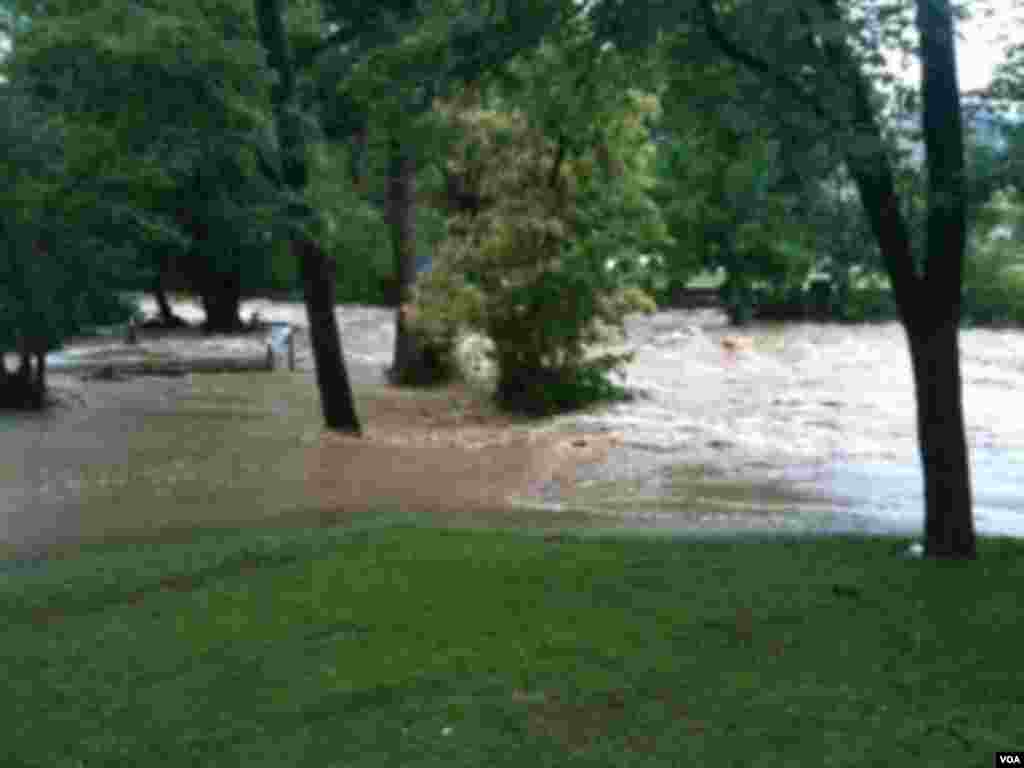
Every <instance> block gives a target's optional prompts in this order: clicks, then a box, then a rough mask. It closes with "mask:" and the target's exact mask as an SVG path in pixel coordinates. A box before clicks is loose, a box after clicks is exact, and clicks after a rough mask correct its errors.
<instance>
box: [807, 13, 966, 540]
mask: <svg viewBox="0 0 1024 768" xmlns="http://www.w3.org/2000/svg"><path fill="white" fill-rule="evenodd" d="M917 11H918V15H917V27H918V31H919V33H920V35H921V57H922V64H921V66H922V74H923V78H922V79H923V97H924V98H923V103H924V109H923V120H922V122H923V128H924V139H925V159H926V164H927V168H928V221H927V258H926V262H925V264H924V270H923V273H919V271H918V269H917V267H916V265H915V264H914V258H913V252H912V249H911V240H910V234H909V230H908V228H907V224H906V220H905V219H904V217H903V214H902V212H901V210H900V200H899V197H898V195H897V194H896V183H895V178H894V176H893V172H892V167H891V165H890V164H889V161H888V159H887V158H886V156H885V154H884V152H883V151H880V150H879V151H875V152H873V153H870V154H867V155H864V154H861V155H851V156H849V157H848V158H847V165H848V166H849V168H850V170H851V172H852V175H853V177H854V180H855V181H856V183H857V187H858V190H859V192H860V196H861V201H862V203H863V205H864V209H865V211H866V213H867V215H868V219H869V221H870V223H871V228H872V231H873V232H874V234H875V237H876V238H877V240H878V243H879V246H880V248H881V251H882V257H883V259H884V261H885V266H886V271H887V272H888V273H889V278H890V280H891V282H892V289H893V295H894V296H895V298H896V303H897V304H898V305H899V309H900V316H901V319H902V322H903V326H904V328H905V329H906V332H907V338H908V343H909V346H910V357H911V364H912V367H913V371H914V385H915V390H916V397H917V434H918V445H919V449H920V452H921V465H922V469H923V472H924V492H925V515H924V517H925V555H926V556H928V557H942V558H973V557H975V555H976V540H975V535H974V522H973V512H972V508H971V483H970V465H969V462H968V452H967V436H966V432H965V429H964V420H963V398H962V391H961V383H960V353H959V347H958V340H957V329H958V328H959V324H960V290H961V285H962V279H963V260H964V251H965V248H966V232H967V224H966V208H965V201H966V197H965V182H964V150H963V125H962V118H961V108H960V94H959V88H958V86H957V77H956V56H955V51H954V46H953V40H954V38H953V20H952V14H951V10H950V5H949V2H948V0H918V3H917ZM827 49H828V50H829V51H830V52H831V58H832V61H833V62H835V63H836V65H837V66H838V67H839V68H840V71H842V70H843V69H845V70H846V72H847V73H848V74H849V75H850V82H851V84H852V86H853V102H852V106H853V113H854V120H855V123H856V125H857V128H858V130H859V132H860V133H861V134H862V135H864V136H866V137H868V138H870V139H871V140H872V141H873V142H874V143H875V144H876V145H877V146H878V147H879V148H881V147H883V146H884V144H883V142H882V134H881V131H880V130H879V127H878V123H877V121H876V118H875V113H874V108H873V107H872V105H871V102H870V89H869V88H868V86H867V83H866V82H865V80H864V77H863V75H862V74H861V73H860V72H859V71H858V70H857V68H856V65H855V64H852V63H851V62H852V61H853V59H852V56H851V55H850V54H849V51H848V50H842V49H841V48H839V47H837V44H835V43H831V44H828V46H827Z"/></svg>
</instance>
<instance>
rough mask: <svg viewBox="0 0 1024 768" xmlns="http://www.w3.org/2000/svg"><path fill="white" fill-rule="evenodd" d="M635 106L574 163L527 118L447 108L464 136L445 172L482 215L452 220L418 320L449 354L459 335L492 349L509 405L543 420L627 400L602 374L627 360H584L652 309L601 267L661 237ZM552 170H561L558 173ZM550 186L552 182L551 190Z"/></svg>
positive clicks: (634, 257)
mask: <svg viewBox="0 0 1024 768" xmlns="http://www.w3.org/2000/svg"><path fill="white" fill-rule="evenodd" d="M650 108H651V104H650V102H649V101H644V99H643V98H642V97H635V98H634V101H633V103H632V106H631V107H630V109H628V110H625V111H624V114H623V115H621V116H620V121H619V123H618V124H615V125H610V126H609V127H608V131H609V134H610V136H612V139H611V140H609V142H608V143H609V145H610V147H609V146H601V147H592V148H590V150H589V151H585V152H582V153H580V154H577V155H574V156H563V157H562V158H561V159H560V160H556V157H558V156H559V155H566V154H567V153H564V150H561V151H560V148H559V147H558V146H557V145H556V144H555V142H553V141H551V140H550V139H549V138H548V137H546V136H544V135H543V133H541V132H540V131H538V130H537V129H536V128H535V127H534V126H533V125H531V124H530V122H529V120H528V119H527V118H526V116H525V115H524V114H522V113H521V112H498V111H495V110H482V109H461V110H459V109H455V108H447V109H446V110H445V111H444V114H445V116H446V117H447V118H448V119H450V120H451V121H452V122H454V123H456V124H458V125H459V126H460V127H461V128H462V130H463V134H464V138H463V139H462V140H461V141H460V142H459V143H458V144H457V145H456V147H455V151H454V153H453V156H452V158H451V159H450V161H449V164H448V165H449V167H448V171H449V173H451V174H453V175H458V176H459V178H460V179H462V181H463V182H464V183H466V184H467V185H470V184H471V185H475V186H476V189H475V190H474V193H475V196H476V198H477V199H478V200H481V201H488V203H487V204H486V205H483V206H481V209H480V210H479V211H471V212H462V213H458V214H455V215H453V216H451V217H450V218H449V220H448V224H447V236H446V238H445V240H444V241H443V242H442V244H441V245H440V247H439V249H438V254H437V258H436V260H435V265H434V267H433V269H432V270H431V271H430V272H429V273H427V274H426V275H422V276H421V277H420V279H419V280H418V281H417V284H416V286H415V288H414V297H415V298H414V304H415V307H416V312H415V313H414V320H413V325H414V326H415V327H417V328H418V330H420V331H421V332H423V333H424V334H426V335H428V336H429V337H432V338H434V339H436V340H437V341H438V342H439V343H441V344H442V345H444V344H450V345H454V340H455V339H457V338H458V336H459V335H460V333H461V332H462V331H463V330H464V329H469V330H473V331H479V332H482V333H484V334H486V335H487V336H488V337H489V338H490V339H491V340H492V341H493V344H494V350H493V352H492V353H491V358H492V360H493V361H494V362H495V363H496V365H497V391H496V396H497V400H498V402H499V404H500V405H502V406H503V407H505V408H507V409H509V410H514V411H521V412H525V413H530V414H535V415H541V414H548V413H553V412H556V411H562V410H567V409H571V408H575V407H580V406H582V405H585V404H587V403H590V402H594V401H595V400H598V399H603V398H605V397H615V396H618V395H621V394H622V392H621V388H618V387H617V386H616V385H614V384H612V383H611V382H609V381H608V379H607V374H608V373H609V372H610V371H611V370H613V369H615V368H617V367H618V366H620V365H621V364H622V363H623V362H625V361H626V360H627V359H628V356H627V355H599V356H588V355H587V354H586V348H587V347H588V346H589V345H592V344H595V343H599V342H602V341H607V340H610V338H611V335H610V332H611V331H612V330H613V329H615V328H618V329H620V330H621V329H622V327H623V319H624V317H625V315H626V314H628V313H629V312H633V311H638V310H644V311H653V310H654V309H655V305H654V302H653V300H651V298H650V297H649V296H648V295H647V294H645V293H644V292H643V291H642V290H640V289H639V287H638V286H637V285H636V284H630V283H629V282H627V278H626V277H625V276H627V275H630V274H636V272H637V271H636V270H633V269H629V268H628V266H627V267H626V268H623V269H616V270H609V269H607V268H606V264H607V263H608V261H609V260H614V261H615V262H616V263H617V264H626V265H628V264H629V263H630V262H639V261H640V259H641V258H642V257H643V256H644V255H646V254H649V253H650V252H651V251H652V249H653V247H656V245H657V244H658V243H661V242H666V241H667V235H666V233H665V229H664V224H663V223H662V221H661V219H660V213H659V211H658V208H657V207H656V206H655V205H654V203H653V202H652V201H651V200H650V198H649V197H648V195H647V192H648V189H649V179H648V169H647V166H648V162H649V160H650V155H649V152H648V148H647V146H646V142H647V136H646V131H645V129H644V128H643V124H642V122H641V120H640V119H639V117H638V115H640V114H642V113H643V111H644V110H645V109H650ZM552 168H556V169H557V171H558V173H557V174H552V172H551V169H552ZM552 182H553V183H552Z"/></svg>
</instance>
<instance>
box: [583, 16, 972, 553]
mask: <svg viewBox="0 0 1024 768" xmlns="http://www.w3.org/2000/svg"><path fill="white" fill-rule="evenodd" d="M652 8H653V7H652ZM865 10H866V12H865ZM899 10H900V8H899V7H897V8H896V11H897V12H898V11H899ZM690 11H691V13H690V14H689V16H688V20H689V21H690V22H691V24H690V25H689V26H688V27H687V32H688V33H690V34H698V35H699V36H700V38H701V40H702V41H703V42H704V43H705V44H706V43H710V44H711V45H712V46H713V47H714V49H715V50H717V51H718V52H719V54H720V55H722V56H724V57H726V58H727V59H729V60H731V61H733V62H736V63H738V64H740V65H742V66H743V67H744V68H745V69H746V70H747V71H749V72H750V73H751V74H753V75H754V76H756V77H757V78H758V81H759V82H760V83H761V84H762V86H763V88H764V89H765V90H770V91H772V92H774V93H776V94H779V95H781V96H784V97H785V98H786V99H787V100H788V101H789V103H790V105H791V107H790V109H791V111H792V112H794V113H795V114H798V115H800V117H801V119H803V120H806V122H807V128H806V130H807V134H806V136H807V138H808V140H813V141H819V140H823V139H826V138H831V139H832V140H833V141H835V142H836V146H837V147H840V148H841V151H842V153H843V156H844V160H845V163H846V166H847V168H848V169H849V171H850V174H851V176H852V177H853V179H854V182H855V184H856V186H857V189H858V192H859V195H860V199H861V202H862V204H863V207H864V210H865V213H866V214H867V217H868V220H869V222H870V224H871V228H872V231H873V233H874V236H875V238H876V239H877V241H878V244H879V248H880V250H881V253H882V258H883V261H884V263H885V267H886V271H887V272H888V275H889V278H890V281H891V284H892V289H893V294H894V297H895V299H896V302H897V305H898V307H899V311H900V317H901V320H902V322H903V326H904V329H905V330H906V334H907V339H908V343H909V348H910V357H911V363H912V369H913V377H914V383H915V390H916V396H917V425H918V442H919V446H920V450H921V457H922V464H923V468H924V496H925V525H924V528H925V552H926V554H927V555H928V556H929V557H940V558H972V557H974V556H975V551H976V545H975V534H974V526H973V518H972V514H971V489H970V471H969V466H968V460H967V442H966V436H965V430H964V421H963V411H962V391H961V379H960V363H959V347H958V337H957V334H958V326H959V320H960V305H961V298H960V291H961V285H962V272H963V261H964V246H965V241H966V222H965V189H964V151H963V128H962V120H961V109H960V99H959V93H958V87H957V77H956V56H955V50H954V45H953V40H954V37H953V28H954V19H953V9H952V7H951V4H950V3H949V2H948V0H918V1H917V3H916V19H915V26H916V29H917V32H918V34H919V36H920V52H921V65H922V66H921V69H922V76H923V92H922V97H923V98H922V102H923V103H922V111H923V115H922V117H923V121H922V122H923V133H924V141H925V151H926V165H927V169H928V183H927V219H926V242H925V247H923V248H919V249H917V253H918V254H921V256H920V257H917V256H916V254H915V246H914V243H913V242H912V238H911V230H910V227H909V226H908V220H907V212H906V210H905V206H904V204H903V201H901V199H900V197H899V195H898V191H897V185H896V177H895V173H894V169H893V163H892V160H891V158H890V156H889V154H888V151H887V144H886V142H885V140H884V135H883V127H882V123H881V114H880V103H881V100H880V99H879V98H878V96H877V94H876V92H875V90H874V88H873V87H872V81H870V80H869V79H868V78H867V76H866V73H867V72H868V71H869V70H871V69H872V68H874V72H875V73H876V74H877V72H878V71H879V68H880V67H881V65H882V64H883V63H884V60H883V58H882V56H881V53H880V51H879V50H878V42H877V41H878V40H879V39H880V37H881V35H880V34H879V30H882V31H884V30H885V29H886V26H885V22H886V20H888V21H889V22H891V23H894V24H895V23H898V21H899V20H898V19H896V18H895V17H894V15H893V13H892V11H891V10H890V6H888V5H886V6H881V5H880V6H877V7H873V6H867V5H866V4H865V5H863V6H852V5H851V4H849V3H841V2H840V0H807V1H806V2H804V1H800V2H785V3H782V2H780V3H765V2H758V3H745V2H739V3H731V4H728V5H726V4H720V3H717V2H715V0H697V2H696V3H694V4H693V5H691V6H690ZM855 11H857V12H859V13H855ZM672 14H673V16H672V17H670V16H669V15H668V14H659V13H658V12H657V10H656V9H652V10H651V13H649V14H641V13H638V12H637V11H636V9H635V8H634V7H632V6H631V7H630V9H629V11H628V12H627V11H626V7H625V6H624V5H623V4H622V3H621V2H619V0H606V1H605V2H603V3H599V4H598V7H597V9H596V16H597V20H598V22H597V23H598V28H599V29H600V30H603V31H604V32H605V33H606V34H607V35H608V36H610V37H614V38H616V39H618V40H619V41H622V40H623V38H625V37H627V36H626V35H624V34H623V32H622V30H623V29H629V30H632V33H633V37H634V38H637V39H638V40H639V41H640V44H641V45H643V44H647V43H649V42H651V41H653V39H654V38H655V37H656V35H657V33H658V31H659V30H661V29H669V30H672V29H678V19H679V8H678V7H674V8H673V9H672ZM896 16H899V13H897V14H896ZM638 17H639V18H642V19H643V21H644V22H645V23H644V24H643V25H642V26H640V27H639V28H638V26H637V25H636V24H633V25H632V26H631V24H630V22H631V21H632V19H635V18H638ZM894 19H895V21H894Z"/></svg>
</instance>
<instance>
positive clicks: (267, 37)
mask: <svg viewBox="0 0 1024 768" xmlns="http://www.w3.org/2000/svg"><path fill="white" fill-rule="evenodd" d="M253 3H254V10H255V12H256V21H257V27H258V29H259V34H260V41H261V42H262V43H263V47H264V48H265V49H266V51H267V63H268V64H269V65H270V67H271V68H273V69H274V70H275V72H276V73H277V76H278V77H277V82H276V83H275V84H274V85H273V86H272V88H271V101H272V102H273V105H274V122H275V127H276V129H277V137H278V143H279V145H280V148H281V150H280V151H281V168H282V171H283V173H282V176H283V184H284V185H285V186H287V187H288V188H289V190H290V191H291V192H292V193H293V194H295V195H297V196H302V195H304V193H305V190H306V184H307V182H308V168H307V165H306V144H305V136H304V133H303V127H302V124H301V122H300V121H299V119H298V118H297V116H296V112H297V109H296V104H295V100H296V87H295V69H294V63H293V62H292V55H291V51H290V50H289V47H288V37H287V34H286V33H285V27H284V19H283V14H282V3H281V0H253ZM289 214H290V216H291V217H292V220H293V231H292V236H291V237H292V245H291V247H292V253H294V254H295V255H296V256H297V257H298V260H299V268H300V271H301V273H302V285H303V291H304V294H305V303H306V314H307V315H308V317H309V331H310V338H311V341H312V346H313V360H314V363H315V365H316V381H317V386H318V387H319V389H320V404H321V408H322V409H323V414H324V421H326V423H327V428H328V429H336V430H340V431H343V432H350V433H353V434H356V435H358V434H360V428H359V419H358V417H357V416H356V409H355V402H354V400H353V397H352V387H351V385H350V383H349V379H348V372H347V370H346V369H345V358H344V356H343V354H342V349H341V339H340V337H339V335H338V322H337V319H336V318H335V316H334V274H333V270H332V269H331V264H330V261H329V260H328V258H327V255H326V254H325V253H324V252H323V251H322V250H321V249H320V247H319V246H318V245H317V244H316V243H315V242H313V241H312V240H310V239H309V236H308V235H305V234H304V233H303V231H302V229H301V224H303V223H304V222H311V220H312V219H313V218H314V215H313V211H311V210H310V209H309V207H308V206H306V205H305V204H293V205H291V206H289Z"/></svg>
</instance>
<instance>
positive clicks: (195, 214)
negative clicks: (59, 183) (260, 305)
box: [11, 2, 280, 331]
mask: <svg viewBox="0 0 1024 768" xmlns="http://www.w3.org/2000/svg"><path fill="white" fill-rule="evenodd" d="M26 10H27V12H28V13H29V14H30V16H29V18H30V23H29V24H28V26H27V28H26V30H25V31H24V32H23V34H21V36H20V37H19V46H18V50H17V53H16V55H15V56H14V57H13V61H12V63H11V69H12V72H13V74H14V76H15V77H31V78H32V81H33V82H34V83H36V86H35V87H36V95H37V96H38V97H39V98H41V99H44V100H45V101H46V102H47V103H48V104H50V105H52V107H53V108H54V109H59V110H60V111H61V113H62V114H63V115H64V116H65V119H66V120H67V121H69V122H70V123H73V124H75V125H76V126H78V127H79V128H80V129H81V130H83V131H86V132H87V133H88V135H89V137H90V139H91V140H93V141H96V140H98V141H99V142H100V143H101V144H102V145H103V146H104V147H105V148H106V150H107V153H108V158H107V162H106V165H105V167H104V169H103V172H102V173H101V174H100V175H98V177H97V179H96V181H95V187H96V192H97V194H98V195H101V196H102V197H103V198H104V199H106V200H108V201H111V202H116V203H117V204H118V205H119V206H120V211H121V215H120V217H119V223H118V226H119V229H120V236H121V237H122V238H124V239H125V240H126V241H127V240H130V241H132V242H133V244H134V245H135V246H136V247H137V249H138V251H139V252H141V253H144V254H152V262H151V264H150V270H149V271H150V272H151V274H152V276H153V277H152V279H151V281H152V282H154V283H155V284H156V287H157V289H158V290H157V293H158V294H159V293H160V292H161V291H160V286H161V279H162V278H163V277H164V276H166V273H167V272H168V271H169V269H170V267H171V266H174V267H176V268H177V271H179V272H180V273H182V274H183V276H184V277H185V278H186V280H187V282H188V283H189V285H190V287H191V288H192V289H193V290H194V291H195V292H196V293H197V294H198V295H199V297H200V299H201V300H202V303H203V305H204V308H205V309H206V311H207V318H206V327H207V329H208V330H220V331H230V330H234V329H236V328H238V327H239V326H240V325H241V322H240V319H239V317H238V305H239V301H240V295H241V292H242V291H243V290H244V289H245V288H246V287H247V284H251V283H253V282H254V278H256V277H257V276H259V275H261V274H263V273H265V272H266V271H267V264H268V261H269V258H270V254H271V252H272V248H270V247H268V243H267V241H266V239H265V238H263V237H261V236H262V235H263V234H264V233H265V232H268V231H273V230H274V229H275V225H274V223H273V219H274V217H275V216H279V210H278V209H279V208H280V206H279V205H278V202H277V200H276V199H275V190H274V188H273V187H272V185H271V184H270V183H269V182H268V180H267V178H266V177H265V174H263V173H262V172H261V167H260V164H259V161H258V156H259V155H261V154H265V153H266V152H267V151H268V144H269V139H268V129H269V97H268V91H269V87H268V83H267V82H266V78H265V77H253V72H254V71H255V72H259V71H260V70H259V68H258V67H259V58H258V57H259V54H260V49H259V47H258V45H257V44H256V41H255V24H254V19H253V18H252V15H251V11H249V10H248V9H246V8H245V7H244V6H239V4H238V3H237V2H235V3H230V2H226V3H220V4H217V5H216V6H211V7H204V6H203V5H201V4H197V3H180V4H176V5H175V6H174V7H173V8H170V9H168V8H166V7H164V6H163V5H157V4H155V3H136V4H132V5H131V6H130V7H127V8H126V7H125V6H124V4H123V3H116V2H101V3H96V4H94V5H93V6H92V7H90V8H89V9H88V10H87V11H83V10H82V9H81V8H80V7H78V6H77V4H69V3H64V2H54V3H48V4H47V5H45V6H42V7H28V8H27V9H26ZM186 46H188V47H190V48H191V50H192V53H191V55H189V56H187V57H183V56H181V55H180V52H181V50H182V49H183V48H184V47H186ZM140 83H144V84H146V86H147V87H145V88H140V87H139V85H140ZM160 298H161V296H159V295H158V300H160ZM163 304H164V305H166V301H164V302H163ZM163 309H164V312H163V314H164V316H165V319H166V320H168V321H173V318H171V317H170V313H169V307H166V306H164V308H163Z"/></svg>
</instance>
